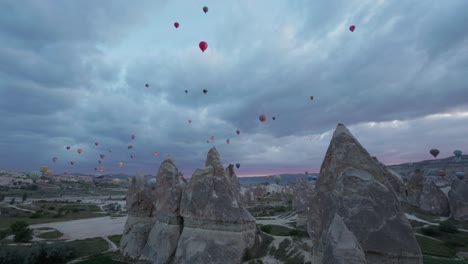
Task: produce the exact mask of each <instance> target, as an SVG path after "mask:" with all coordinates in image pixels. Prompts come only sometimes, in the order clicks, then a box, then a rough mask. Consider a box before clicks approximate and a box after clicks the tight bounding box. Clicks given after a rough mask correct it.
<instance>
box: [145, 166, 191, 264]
mask: <svg viewBox="0 0 468 264" xmlns="http://www.w3.org/2000/svg"><path fill="white" fill-rule="evenodd" d="M182 178H183V177H182V174H180V173H179V172H178V170H177V167H176V166H175V164H174V161H172V159H171V158H170V157H169V158H167V159H166V160H164V161H163V162H162V163H161V166H160V167H159V172H158V175H157V179H158V181H157V185H156V188H155V196H156V197H157V199H156V209H155V214H156V222H155V224H154V226H153V227H152V229H151V232H150V234H149V237H148V241H147V243H146V246H145V248H144V250H143V253H142V257H141V258H142V259H149V260H151V261H152V262H153V263H170V262H171V261H172V260H173V257H174V255H175V252H176V248H177V243H178V242H179V237H180V234H181V233H182V228H183V226H182V224H183V222H182V217H181V216H180V199H181V197H182V191H183V186H184V184H185V182H184V181H183V180H182Z"/></svg>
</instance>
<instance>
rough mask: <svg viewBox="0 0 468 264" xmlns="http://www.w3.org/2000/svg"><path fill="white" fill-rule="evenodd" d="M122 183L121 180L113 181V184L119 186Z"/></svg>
mask: <svg viewBox="0 0 468 264" xmlns="http://www.w3.org/2000/svg"><path fill="white" fill-rule="evenodd" d="M119 183H120V180H119V179H113V180H112V184H115V185H118V184H119Z"/></svg>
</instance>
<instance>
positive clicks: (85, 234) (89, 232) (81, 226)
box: [30, 216, 127, 240]
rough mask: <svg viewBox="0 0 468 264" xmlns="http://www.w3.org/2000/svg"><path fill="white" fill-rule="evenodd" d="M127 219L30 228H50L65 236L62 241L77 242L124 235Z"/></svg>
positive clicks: (89, 220) (93, 220) (91, 219)
mask: <svg viewBox="0 0 468 264" xmlns="http://www.w3.org/2000/svg"><path fill="white" fill-rule="evenodd" d="M126 221H127V217H126V216H125V217H109V216H106V217H97V218H90V219H80V220H73V221H65V222H55V223H45V224H37V225H31V226H30V228H40V227H50V228H54V229H57V230H58V231H60V232H62V233H63V234H64V235H63V236H62V237H61V239H66V240H76V239H85V238H91V237H106V236H112V235H120V234H122V233H123V229H124V226H125V222H126Z"/></svg>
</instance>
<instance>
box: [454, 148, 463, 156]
mask: <svg viewBox="0 0 468 264" xmlns="http://www.w3.org/2000/svg"><path fill="white" fill-rule="evenodd" d="M453 154H454V155H455V156H457V157H461V155H462V151H461V150H458V149H457V150H455V151H454V152H453Z"/></svg>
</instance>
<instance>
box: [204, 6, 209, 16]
mask: <svg viewBox="0 0 468 264" xmlns="http://www.w3.org/2000/svg"><path fill="white" fill-rule="evenodd" d="M203 12H205V14H206V12H208V7H207V6H204V7H203Z"/></svg>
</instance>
